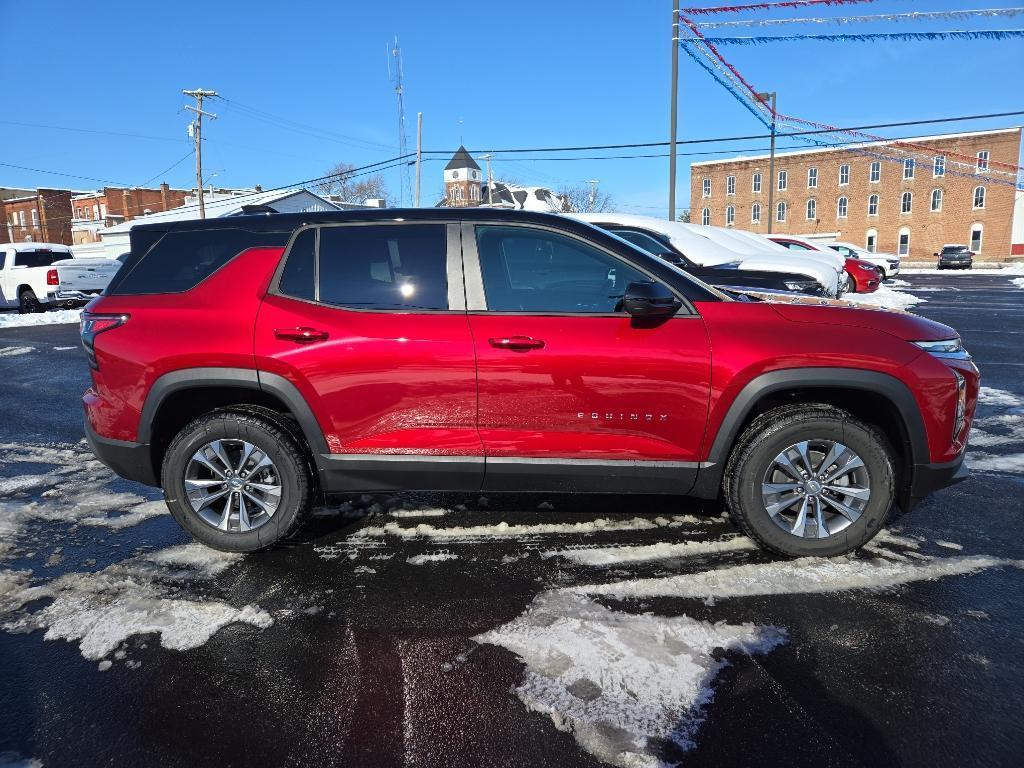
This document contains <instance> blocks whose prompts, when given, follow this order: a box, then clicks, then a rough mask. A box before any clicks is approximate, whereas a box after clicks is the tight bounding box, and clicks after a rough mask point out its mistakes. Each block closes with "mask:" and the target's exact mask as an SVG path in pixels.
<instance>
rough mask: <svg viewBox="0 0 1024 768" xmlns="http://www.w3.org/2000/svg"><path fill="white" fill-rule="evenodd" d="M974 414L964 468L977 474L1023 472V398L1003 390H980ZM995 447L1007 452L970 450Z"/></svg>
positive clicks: (985, 388)
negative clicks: (976, 413) (1002, 447)
mask: <svg viewBox="0 0 1024 768" xmlns="http://www.w3.org/2000/svg"><path fill="white" fill-rule="evenodd" d="M978 410H979V414H978V417H977V419H976V420H975V422H974V426H973V427H972V428H971V435H970V438H969V439H968V452H967V457H966V461H967V466H968V467H969V468H970V469H973V470H977V471H979V472H1012V473H1017V474H1019V473H1022V472H1024V398H1021V397H1019V396H1018V395H1016V394H1014V393H1013V392H1008V391H1007V390H1005V389H995V388H993V387H982V388H981V391H980V392H979V393H978ZM993 411H995V413H993ZM999 446H1009V447H1010V450H1011V452H1010V453H1004V454H998V453H991V452H990V451H984V450H982V451H979V450H972V449H976V448H986V449H992V448H996V447H999Z"/></svg>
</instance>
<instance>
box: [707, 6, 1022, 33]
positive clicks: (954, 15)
mask: <svg viewBox="0 0 1024 768" xmlns="http://www.w3.org/2000/svg"><path fill="white" fill-rule="evenodd" d="M1022 13H1024V8H980V9H977V10H962V11H911V12H909V13H876V14H872V15H869V16H818V17H810V18H796V19H739V20H735V19H733V20H730V21H702V22H699V23H698V24H697V26H698V27H700V28H701V29H729V28H734V27H777V26H784V25H787V24H870V23H872V22H878V21H889V22H900V21H964V20H966V19H976V18H999V17H1003V18H1005V17H1011V16H1019V15H1020V14H1022Z"/></svg>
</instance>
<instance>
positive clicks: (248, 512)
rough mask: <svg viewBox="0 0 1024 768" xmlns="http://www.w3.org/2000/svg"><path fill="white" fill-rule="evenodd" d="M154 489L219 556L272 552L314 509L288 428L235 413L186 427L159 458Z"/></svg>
mask: <svg viewBox="0 0 1024 768" xmlns="http://www.w3.org/2000/svg"><path fill="white" fill-rule="evenodd" d="M161 485H162V486H163V489H164V495H165V497H166V500H167V506H168V508H169V509H170V511H171V514H172V515H173V516H174V518H175V519H176V520H177V521H178V523H180V524H181V526H182V527H183V528H185V530H187V531H188V532H189V533H191V534H192V536H193V537H195V538H196V539H197V540H198V541H200V542H202V543H203V544H206V545H207V546H209V547H213V548H214V549H219V550H223V551H226V552H255V551H258V550H262V549H269V548H270V547H273V546H274V545H275V544H278V543H280V542H282V541H284V540H285V539H287V538H288V537H289V536H291V535H292V534H293V533H294V532H295V531H297V530H298V529H299V527H300V526H301V524H302V522H303V521H304V520H305V519H306V517H307V516H308V514H309V512H310V510H311V508H312V505H313V480H312V472H311V469H310V466H309V462H308V461H307V459H306V456H305V454H304V453H303V451H302V449H301V448H300V446H299V445H298V444H297V442H296V441H295V439H294V438H293V437H292V435H291V434H290V433H289V431H288V430H286V429H284V428H283V427H282V425H280V424H278V423H277V422H276V421H275V420H273V419H269V418H263V417H262V416H261V415H256V414H249V413H245V412H240V411H218V412H214V413H210V414H206V415H204V416H201V417H200V418H198V419H196V420H195V421H193V422H191V423H189V424H188V425H186V426H185V428H184V429H182V430H181V432H179V433H178V435H177V436H176V437H175V438H174V440H173V441H172V442H171V444H170V446H169V447H168V449H167V453H166V454H165V455H164V461H163V468H162V471H161Z"/></svg>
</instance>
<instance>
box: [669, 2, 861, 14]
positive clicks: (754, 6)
mask: <svg viewBox="0 0 1024 768" xmlns="http://www.w3.org/2000/svg"><path fill="white" fill-rule="evenodd" d="M873 2H875V0H775V2H768V3H743V4H742V5H717V6H714V7H712V8H683V9H681V10H680V13H683V14H685V15H687V16H711V15H714V14H717V13H743V12H744V11H773V10H776V9H780V8H806V7H808V6H812V5H831V6H837V5H855V4H858V3H873Z"/></svg>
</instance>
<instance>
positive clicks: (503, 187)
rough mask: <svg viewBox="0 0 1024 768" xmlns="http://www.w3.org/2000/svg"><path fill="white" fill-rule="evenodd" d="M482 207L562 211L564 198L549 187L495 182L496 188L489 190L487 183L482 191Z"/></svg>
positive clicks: (549, 211) (543, 211) (545, 211)
mask: <svg viewBox="0 0 1024 768" xmlns="http://www.w3.org/2000/svg"><path fill="white" fill-rule="evenodd" d="M480 199H481V200H482V201H483V202H482V203H481V206H480V207H482V208H514V209H516V210H520V211H540V212H541V213H561V211H562V198H561V197H560V196H559V195H556V194H555V193H554V192H552V191H551V190H550V189H548V188H547V187H520V186H517V185H515V184H506V183H505V182H502V181H496V182H494V189H493V190H490V191H489V190H488V186H487V185H486V184H484V185H483V187H482V188H481V191H480Z"/></svg>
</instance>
